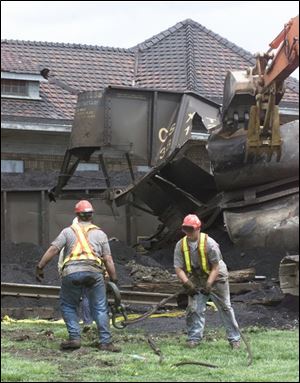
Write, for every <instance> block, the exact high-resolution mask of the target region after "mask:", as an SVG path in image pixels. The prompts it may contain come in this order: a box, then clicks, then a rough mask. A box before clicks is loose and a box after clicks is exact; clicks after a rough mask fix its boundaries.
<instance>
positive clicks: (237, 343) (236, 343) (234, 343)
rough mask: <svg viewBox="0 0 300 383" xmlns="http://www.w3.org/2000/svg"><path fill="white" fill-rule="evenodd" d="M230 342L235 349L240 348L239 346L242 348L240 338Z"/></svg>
mask: <svg viewBox="0 0 300 383" xmlns="http://www.w3.org/2000/svg"><path fill="white" fill-rule="evenodd" d="M229 344H230V347H231V348H232V349H233V350H238V349H239V348H241V342H240V341H239V340H235V341H232V342H229Z"/></svg>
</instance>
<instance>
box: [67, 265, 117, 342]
mask: <svg viewBox="0 0 300 383" xmlns="http://www.w3.org/2000/svg"><path fill="white" fill-rule="evenodd" d="M87 277H90V278H93V279H94V281H95V283H93V284H92V285H91V286H89V287H87V286H86V285H84V283H85V281H86V278H87ZM83 288H85V289H86V294H87V297H88V301H89V305H90V311H91V314H92V318H93V319H94V321H95V322H96V324H97V328H98V333H99V340H100V343H101V344H105V343H110V342H111V333H110V330H109V316H108V303H107V299H106V289H105V285H104V279H103V275H102V274H101V273H94V272H90V271H79V272H76V273H72V274H69V275H67V276H65V277H63V278H62V286H61V291H60V308H61V312H62V316H63V319H64V321H65V323H66V326H67V330H68V333H69V339H80V325H79V315H78V312H79V304H80V298H81V296H82V292H83Z"/></svg>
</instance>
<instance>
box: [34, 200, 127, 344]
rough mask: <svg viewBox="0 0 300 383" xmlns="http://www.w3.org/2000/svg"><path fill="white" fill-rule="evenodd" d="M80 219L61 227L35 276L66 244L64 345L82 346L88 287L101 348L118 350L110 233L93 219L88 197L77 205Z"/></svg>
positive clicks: (62, 304)
mask: <svg viewBox="0 0 300 383" xmlns="http://www.w3.org/2000/svg"><path fill="white" fill-rule="evenodd" d="M75 213H76V216H77V220H76V219H75V220H73V223H72V225H71V226H69V227H67V228H65V229H64V230H62V232H61V233H60V234H59V235H58V237H57V238H56V239H55V240H54V241H53V242H52V243H51V246H50V247H49V249H48V250H47V251H46V253H45V254H44V255H43V257H42V258H41V260H40V262H39V263H38V265H37V267H36V278H37V279H38V280H39V281H41V280H42V278H43V277H44V272H43V269H44V267H45V266H46V265H47V263H48V262H49V261H50V260H51V259H52V258H54V257H55V256H57V255H58V254H59V252H60V251H61V249H62V248H64V254H63V260H62V266H61V269H62V271H61V276H62V286H61V291H60V307H61V311H62V315H63V319H64V321H65V323H66V326H67V330H68V333H69V340H67V341H64V342H62V343H61V348H62V349H76V348H80V347H81V341H80V326H79V318H78V308H79V304H80V298H81V296H82V294H83V292H84V291H85V293H86V295H87V297H88V300H89V304H90V310H91V314H92V317H93V319H94V321H95V322H96V324H97V327H98V333H99V341H100V345H99V349H100V350H104V351H112V352H118V351H120V349H119V348H118V347H116V346H115V345H114V344H113V343H112V341H111V333H110V330H109V317H108V310H107V299H106V291H105V284H104V275H103V274H104V269H106V270H107V272H108V274H109V276H110V279H111V281H112V282H114V283H117V275H116V270H115V266H114V262H113V259H112V256H111V252H110V246H109V243H108V238H107V235H106V234H105V233H104V232H103V231H102V230H101V229H100V228H99V227H98V226H96V225H94V224H93V223H92V218H93V213H94V209H93V206H92V204H91V203H90V202H89V201H86V200H82V201H79V202H78V203H77V204H76V206H75Z"/></svg>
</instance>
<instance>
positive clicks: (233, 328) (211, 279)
mask: <svg viewBox="0 0 300 383" xmlns="http://www.w3.org/2000/svg"><path fill="white" fill-rule="evenodd" d="M181 228H182V231H183V232H184V233H185V236H184V237H183V238H182V239H181V240H180V241H178V242H177V244H176V247H175V250H174V267H175V271H176V274H177V277H178V279H179V280H180V281H181V282H182V284H183V286H184V288H185V290H186V292H187V294H188V296H189V304H188V307H187V316H186V324H187V334H188V342H187V345H188V347H190V348H193V347H197V346H198V345H199V343H200V341H201V339H202V337H203V331H204V325H205V310H206V302H207V300H208V299H209V298H211V299H212V301H213V302H214V303H215V305H216V306H217V307H218V310H219V313H220V316H221V319H222V321H223V324H224V326H225V329H226V333H227V338H228V341H229V343H230V345H231V347H232V348H239V347H240V332H239V330H238V325H237V322H236V319H235V316H234V312H233V309H232V307H231V303H230V293H229V282H228V271H227V267H226V264H225V262H224V261H223V259H222V254H221V251H220V248H219V245H218V244H217V242H216V241H215V240H213V239H212V238H211V237H209V236H208V235H207V234H205V233H203V232H202V231H201V221H200V219H199V218H198V217H197V215H195V214H189V215H187V216H186V217H185V218H184V220H183V222H182V227H181ZM211 292H212V293H213V294H212V295H210V294H211ZM214 295H215V296H216V297H217V299H216V298H214Z"/></svg>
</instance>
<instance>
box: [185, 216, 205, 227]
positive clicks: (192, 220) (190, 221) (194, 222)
mask: <svg viewBox="0 0 300 383" xmlns="http://www.w3.org/2000/svg"><path fill="white" fill-rule="evenodd" d="M182 226H190V227H193V228H194V230H198V229H200V227H201V221H200V219H199V218H198V217H197V216H196V215H195V214H189V215H187V216H186V217H185V218H184V220H183V222H182Z"/></svg>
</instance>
